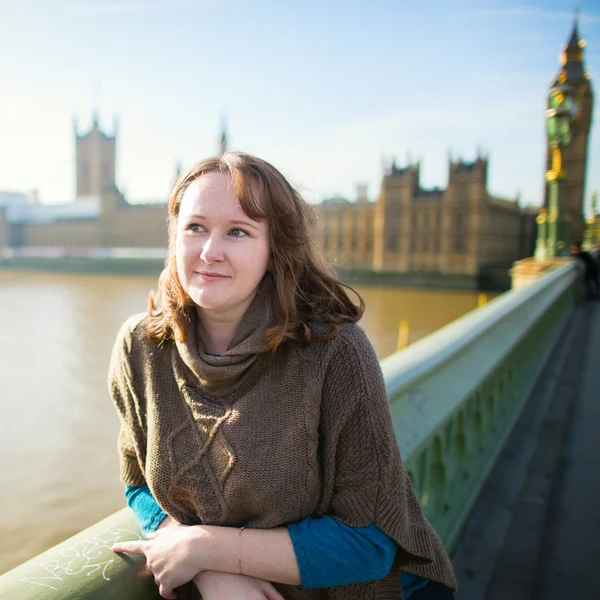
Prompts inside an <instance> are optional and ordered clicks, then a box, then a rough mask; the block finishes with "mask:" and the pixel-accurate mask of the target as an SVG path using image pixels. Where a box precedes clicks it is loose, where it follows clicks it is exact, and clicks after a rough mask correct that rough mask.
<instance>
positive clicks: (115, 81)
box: [0, 0, 600, 205]
mask: <svg viewBox="0 0 600 600" xmlns="http://www.w3.org/2000/svg"><path fill="white" fill-rule="evenodd" d="M573 9H574V4H573V2H572V1H563V0H560V1H559V0H539V1H538V2H535V1H533V0H531V1H529V0H527V1H526V0H523V1H518V0H495V1H494V2H491V1H488V2H484V1H482V0H479V1H476V0H454V1H453V2H447V1H445V0H423V1H420V2H414V3H413V2H410V3H409V2H398V1H378V0H370V1H369V2H366V1H362V2H361V1H357V0H355V1H353V2H340V1H338V0H328V1H327V2H323V1H322V0H319V1H315V0H305V1H303V2H298V1H294V0H290V1H289V2H281V1H270V0H269V1H267V0H264V1H263V0H255V1H252V2H250V1H248V0H228V1H223V0H0V56H1V57H2V59H1V60H0V190H5V191H8V190H10V191H22V192H30V191H31V190H33V189H34V188H35V189H37V191H38V195H39V197H40V199H41V201H42V202H46V203H55V202H66V201H71V200H72V199H73V198H74V196H75V190H74V188H75V174H74V133H73V118H74V116H77V118H78V121H79V127H80V129H82V130H85V129H86V128H87V127H89V126H90V124H91V120H92V113H93V111H94V110H97V111H98V112H99V116H100V124H101V126H102V127H103V128H104V129H105V130H106V131H107V132H108V133H110V132H112V130H113V126H114V118H115V116H116V117H118V140H117V184H118V185H119V187H120V188H121V190H122V191H124V193H125V195H126V197H127V199H128V200H129V201H131V202H141V201H148V200H165V199H166V198H167V196H168V194H169V191H170V188H171V185H172V183H173V180H174V177H175V170H176V162H177V161H178V160H179V161H181V163H182V164H183V166H184V167H185V166H189V165H191V164H193V163H194V162H196V161H197V160H200V159H202V158H206V157H207V156H211V155H214V154H215V153H216V152H217V149H218V142H219V135H220V127H221V122H222V120H223V119H225V120H226V122H227V129H228V133H229V142H230V144H229V147H230V149H233V150H242V151H245V152H250V153H253V154H256V155H258V156H260V157H261V158H264V159H266V160H268V161H269V162H271V163H272V164H273V165H275V166H276V167H277V168H279V169H280V170H281V171H282V172H283V173H284V174H285V175H286V176H287V177H288V178H289V179H290V180H291V181H292V183H293V184H294V185H295V186H296V187H297V188H298V189H299V190H300V191H301V192H302V193H303V194H304V196H305V197H306V198H307V199H308V200H309V201H319V200H322V199H323V198H324V197H328V196H332V195H335V194H342V195H345V196H347V197H350V198H353V197H354V196H355V186H356V184H358V183H367V184H368V185H369V196H370V197H371V198H373V199H374V198H376V197H377V195H378V194H379V189H380V184H381V177H382V174H383V164H384V161H389V160H390V159H391V158H392V157H396V160H397V163H398V164H399V165H403V164H405V163H406V161H407V160H408V159H409V157H412V159H413V160H416V159H417V158H420V160H421V184H422V186H424V187H434V186H439V187H445V186H446V184H447V180H448V156H449V152H452V154H453V155H454V156H455V157H458V156H460V157H462V158H463V159H464V160H473V159H474V158H475V157H476V155H477V149H478V148H481V150H482V152H485V153H488V154H489V159H490V162H489V186H488V187H489V191H490V193H492V194H494V195H498V196H503V197H508V198H514V197H516V195H517V194H520V197H521V203H522V204H524V205H527V204H531V205H539V204H540V203H541V201H542V194H543V184H544V156H545V119H544V109H545V101H546V96H547V93H548V89H549V84H550V83H551V80H552V78H553V77H554V76H555V75H556V73H557V71H558V68H559V62H558V56H559V53H560V49H561V45H562V44H563V43H565V42H566V41H567V39H568V37H569V34H570V31H571V28H572V23H573ZM580 31H581V34H582V36H583V37H584V38H585V39H586V41H587V46H586V48H585V59H586V66H587V69H588V71H589V72H590V73H591V76H592V84H593V86H594V89H595V91H596V94H598V93H600V90H599V85H598V80H599V78H600V2H598V0H582V1H581V14H580ZM599 120H600V116H599V115H598V111H596V119H595V121H596V122H595V124H594V125H593V126H592V132H591V139H590V148H589V150H590V151H589V158H588V181H587V190H586V197H587V196H589V192H591V191H593V190H597V191H598V192H600V130H599V125H598V121H599Z"/></svg>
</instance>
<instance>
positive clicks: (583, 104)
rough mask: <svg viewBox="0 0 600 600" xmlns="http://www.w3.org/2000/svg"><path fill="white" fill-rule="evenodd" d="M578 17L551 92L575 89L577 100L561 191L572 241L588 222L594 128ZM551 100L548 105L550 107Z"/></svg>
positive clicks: (548, 160)
mask: <svg viewBox="0 0 600 600" xmlns="http://www.w3.org/2000/svg"><path fill="white" fill-rule="evenodd" d="M578 25H579V24H578V19H577V16H576V17H575V21H574V23H573V30H572V31H571V36H570V38H569V41H568V42H567V44H566V45H565V46H563V49H562V52H561V54H560V64H561V68H560V70H559V72H558V75H557V76H556V78H555V80H554V81H553V83H552V86H551V89H552V88H556V87H557V86H561V85H565V84H566V85H567V86H570V87H571V88H572V90H573V98H574V100H575V106H576V110H575V116H574V118H573V120H572V121H571V142H570V144H569V145H568V146H566V147H565V148H564V153H563V157H562V168H563V171H564V175H565V179H564V184H563V186H564V187H563V189H562V192H561V201H560V203H561V212H562V213H564V214H565V215H568V217H569V219H570V221H571V228H570V229H571V240H572V241H580V240H581V239H582V238H583V233H584V228H585V221H584V216H583V205H584V197H585V175H586V166H587V155H588V139H589V133H590V128H591V125H592V112H593V102H594V95H593V92H592V82H591V79H590V75H589V73H587V72H586V71H585V65H584V61H583V52H584V47H585V41H584V40H582V39H581V36H580V35H579V26H578ZM550 97H551V94H549V96H548V106H547V108H550V106H549V103H550ZM551 154H552V153H551V149H550V144H549V143H547V146H546V170H547V171H550V170H551V168H552V155H551ZM548 191H549V190H548V184H546V190H545V194H544V205H545V206H546V207H547V206H548Z"/></svg>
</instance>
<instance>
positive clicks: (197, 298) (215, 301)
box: [190, 290, 227, 309]
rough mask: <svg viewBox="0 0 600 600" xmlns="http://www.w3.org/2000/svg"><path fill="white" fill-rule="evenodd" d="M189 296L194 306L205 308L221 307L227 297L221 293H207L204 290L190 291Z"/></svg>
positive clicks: (225, 302)
mask: <svg viewBox="0 0 600 600" xmlns="http://www.w3.org/2000/svg"><path fill="white" fill-rule="evenodd" d="M190 298H191V299H192V300H193V301H194V304H195V305H196V306H199V307H200V308H206V309H214V308H221V307H222V306H223V305H224V304H227V298H224V297H223V295H222V294H214V293H211V292H208V293H207V292H206V291H205V290H194V291H192V293H191V294H190Z"/></svg>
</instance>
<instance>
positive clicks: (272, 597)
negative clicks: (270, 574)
mask: <svg viewBox="0 0 600 600" xmlns="http://www.w3.org/2000/svg"><path fill="white" fill-rule="evenodd" d="M263 591H264V592H265V599H266V600H285V598H284V597H283V596H282V595H281V594H280V593H279V592H278V591H277V590H276V589H275V588H274V587H273V586H272V585H271V583H269V582H268V581H267V582H266V585H265V587H264V588H263Z"/></svg>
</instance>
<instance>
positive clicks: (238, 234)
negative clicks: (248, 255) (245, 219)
mask: <svg viewBox="0 0 600 600" xmlns="http://www.w3.org/2000/svg"><path fill="white" fill-rule="evenodd" d="M229 233H230V235H232V236H233V237H239V238H242V237H246V236H247V235H248V232H247V231H245V230H244V229H232V230H231V231H230V232H229Z"/></svg>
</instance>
